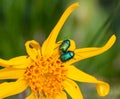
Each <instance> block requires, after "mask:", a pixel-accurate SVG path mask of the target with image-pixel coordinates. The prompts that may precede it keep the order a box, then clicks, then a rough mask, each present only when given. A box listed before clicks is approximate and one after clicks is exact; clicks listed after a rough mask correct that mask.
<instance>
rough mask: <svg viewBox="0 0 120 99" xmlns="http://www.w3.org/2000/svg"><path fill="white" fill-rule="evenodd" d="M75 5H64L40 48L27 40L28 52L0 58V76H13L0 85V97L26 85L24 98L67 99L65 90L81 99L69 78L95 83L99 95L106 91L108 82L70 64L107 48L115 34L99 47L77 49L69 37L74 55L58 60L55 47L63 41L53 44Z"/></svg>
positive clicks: (73, 96)
mask: <svg viewBox="0 0 120 99" xmlns="http://www.w3.org/2000/svg"><path fill="white" fill-rule="evenodd" d="M78 6H79V4H78V3H74V4H72V5H71V6H70V7H68V9H67V10H66V11H65V12H64V13H63V15H62V17H61V18H60V20H59V21H58V23H57V24H56V26H55V27H54V29H53V30H52V32H51V33H50V35H49V37H48V38H47V39H46V40H45V42H44V43H43V45H42V47H41V46H40V45H39V43H38V42H36V41H34V40H31V41H27V42H26V43H25V46H26V51H27V54H28V55H24V56H19V57H15V58H12V59H10V60H4V59H0V66H2V67H4V68H3V69H1V70H0V79H1V80H3V79H16V81H13V82H3V83H1V84H0V99H2V98H5V97H8V96H11V95H15V94H18V93H21V92H23V91H24V90H26V88H30V90H31V93H30V95H28V96H27V97H26V98H25V99H67V96H66V93H65V92H67V93H68V94H69V95H70V96H71V97H72V99H83V96H82V93H81V91H80V89H79V87H78V85H77V84H76V83H75V82H74V81H73V80H75V81H79V82H87V83H93V84H95V85H96V89H97V92H98V94H99V95H100V96H105V95H107V94H108V93H109V90H110V88H109V84H107V83H105V82H103V81H100V80H98V79H96V78H95V77H93V76H91V75H89V74H86V73H84V72H83V71H81V70H79V69H77V68H76V67H74V66H73V65H72V64H73V63H75V62H77V61H80V60H82V59H86V58H89V57H92V56H96V55H98V54H101V53H103V52H105V51H106V50H108V49H109V48H110V47H111V46H112V45H113V44H114V42H115V40H116V37H115V35H113V36H112V37H111V38H110V39H109V40H108V42H107V43H106V44H105V45H104V46H103V47H98V48H97V47H91V48H81V49H77V48H76V46H75V42H74V41H73V40H70V47H69V49H68V50H71V51H74V53H75V55H74V57H73V58H72V59H70V60H67V61H66V62H62V61H61V59H60V55H61V53H60V51H59V46H60V45H61V43H62V42H63V41H59V42H57V43H56V38H57V36H58V33H59V31H60V29H61V27H62V26H63V24H64V22H65V20H66V19H67V17H68V16H69V15H70V13H71V12H72V11H73V10H74V9H75V8H76V7H78Z"/></svg>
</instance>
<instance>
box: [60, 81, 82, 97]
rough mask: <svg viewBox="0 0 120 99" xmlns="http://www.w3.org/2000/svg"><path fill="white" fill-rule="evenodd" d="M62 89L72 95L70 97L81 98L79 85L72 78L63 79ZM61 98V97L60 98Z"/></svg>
mask: <svg viewBox="0 0 120 99" xmlns="http://www.w3.org/2000/svg"><path fill="white" fill-rule="evenodd" d="M64 89H65V90H66V91H67V93H68V94H69V95H70V96H71V97H72V99H83V96H82V93H81V91H80V88H79V86H78V85H77V84H76V83H75V82H74V81H72V80H70V79H67V80H65V81H64ZM61 99H62V98H61Z"/></svg>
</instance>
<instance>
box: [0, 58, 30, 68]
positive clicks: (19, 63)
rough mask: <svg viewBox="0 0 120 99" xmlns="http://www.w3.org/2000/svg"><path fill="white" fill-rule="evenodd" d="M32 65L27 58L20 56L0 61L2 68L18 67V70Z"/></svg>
mask: <svg viewBox="0 0 120 99" xmlns="http://www.w3.org/2000/svg"><path fill="white" fill-rule="evenodd" d="M29 63H30V61H29V59H28V58H27V56H19V57H15V58H12V59H10V60H4V59H0V66H2V67H10V68H11V67H12V68H14V67H16V68H26V67H27V66H28V64H29Z"/></svg>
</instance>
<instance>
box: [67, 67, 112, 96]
mask: <svg viewBox="0 0 120 99" xmlns="http://www.w3.org/2000/svg"><path fill="white" fill-rule="evenodd" d="M67 68H68V72H67V77H68V78H70V79H73V80H76V81H79V82H87V83H94V84H96V88H97V92H98V94H99V95H100V96H105V95H107V94H108V93H109V91H110V87H109V85H108V84H107V83H105V82H102V81H99V80H97V79H96V78H95V77H93V76H91V75H89V74H86V73H84V72H83V71H81V70H79V69H77V68H76V67H74V66H68V67H67Z"/></svg>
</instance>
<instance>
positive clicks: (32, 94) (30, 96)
mask: <svg viewBox="0 0 120 99" xmlns="http://www.w3.org/2000/svg"><path fill="white" fill-rule="evenodd" d="M25 99H38V98H37V97H36V95H35V94H34V93H31V94H30V95H29V96H27V97H26V98H25Z"/></svg>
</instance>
